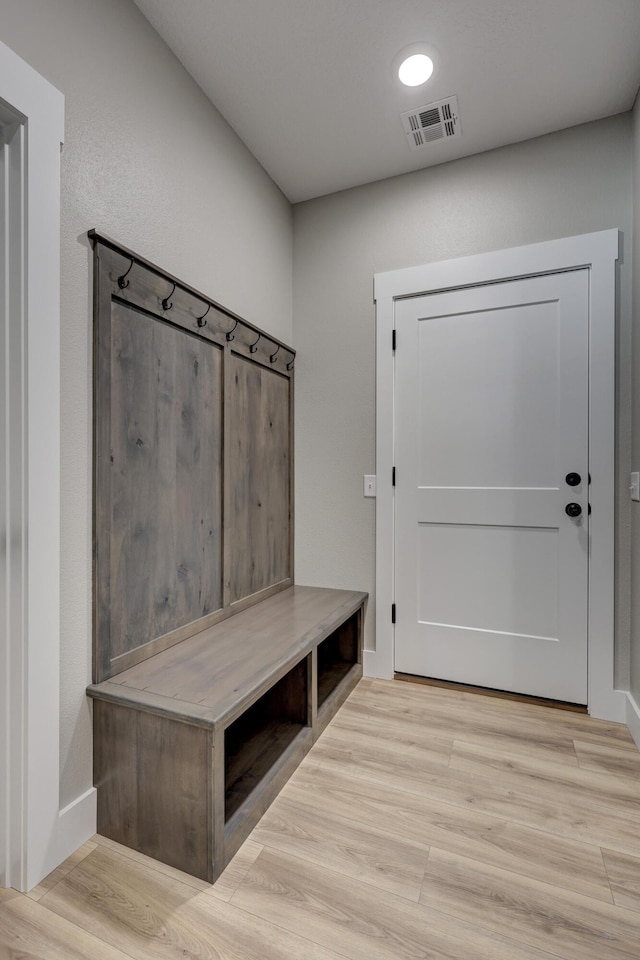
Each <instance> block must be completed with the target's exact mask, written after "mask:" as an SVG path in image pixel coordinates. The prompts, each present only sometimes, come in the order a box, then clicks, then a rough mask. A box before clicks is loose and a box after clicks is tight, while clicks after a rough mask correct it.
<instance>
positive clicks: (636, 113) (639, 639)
mask: <svg viewBox="0 0 640 960" xmlns="http://www.w3.org/2000/svg"><path fill="white" fill-rule="evenodd" d="M632 127H633V237H634V244H633V319H634V324H633V326H634V330H633V373H634V376H633V388H634V391H633V393H634V396H633V401H634V402H633V421H634V425H638V424H640V94H639V95H638V97H637V99H636V103H635V107H634V110H633V118H632ZM632 457H633V459H632V469H633V470H640V430H639V429H638V426H635V429H634V431H633V453H632ZM631 514H632V519H633V525H632V545H633V550H632V557H631V682H630V690H631V693H632V695H633V697H634V699H635V702H636V704H637V705H638V706H640V504H638V503H634V504H633V505H632V507H631ZM636 729H637V730H638V731H640V717H638V718H637V720H636Z"/></svg>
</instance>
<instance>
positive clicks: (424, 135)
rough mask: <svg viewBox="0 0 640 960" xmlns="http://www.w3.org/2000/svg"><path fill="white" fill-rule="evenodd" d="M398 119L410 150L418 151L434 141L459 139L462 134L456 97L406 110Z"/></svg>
mask: <svg viewBox="0 0 640 960" xmlns="http://www.w3.org/2000/svg"><path fill="white" fill-rule="evenodd" d="M400 119H401V120H402V125H403V127H404V132H405V133H406V135H407V141H408V143H409V146H410V147H411V149H412V150H420V149H422V148H423V147H426V146H427V144H429V143H432V142H433V141H434V140H448V139H450V138H451V137H459V136H460V135H461V133H462V130H461V129H460V118H459V116H458V101H457V99H456V97H449V98H448V99H447V100H438V101H437V103H427V104H426V105H425V106H424V107H416V108H415V110H408V111H407V112H406V113H401V114H400Z"/></svg>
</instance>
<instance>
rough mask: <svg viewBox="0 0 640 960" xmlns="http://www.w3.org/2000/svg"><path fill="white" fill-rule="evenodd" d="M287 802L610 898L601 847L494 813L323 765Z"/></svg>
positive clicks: (303, 778)
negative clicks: (438, 799) (400, 788)
mask: <svg viewBox="0 0 640 960" xmlns="http://www.w3.org/2000/svg"><path fill="white" fill-rule="evenodd" d="M284 795H285V796H286V799H287V802H288V803H290V804H291V806H292V807H296V808H298V809H300V808H303V807H306V808H307V809H308V810H309V812H310V815H313V814H314V813H315V812H316V811H317V810H318V808H321V809H322V811H323V812H324V813H325V815H327V816H330V817H331V820H332V821H333V822H338V821H339V820H346V821H347V822H349V821H350V820H353V819H357V821H358V823H359V824H361V825H365V824H366V825H368V826H370V827H373V828H377V829H380V830H384V831H386V833H387V834H388V835H389V836H390V837H398V838H399V839H401V840H403V841H407V840H408V839H413V840H418V841H420V842H422V843H423V844H424V845H425V846H432V845H434V846H437V847H439V848H441V849H443V850H448V851H450V852H451V853H459V854H461V855H463V856H467V857H469V858H470V859H474V860H478V861H480V862H481V863H490V864H493V865H494V866H497V867H502V868H504V869H505V870H511V871H513V872H514V873H519V874H521V875H522V876H525V877H530V878H531V879H537V880H542V881H544V882H547V883H552V884H554V885H557V886H559V887H560V888H566V889H568V890H573V891H574V892H576V893H581V894H584V895H585V896H588V897H594V898H595V899H598V900H603V901H605V902H608V903H612V902H613V900H612V895H611V889H610V886H609V880H608V877H607V873H606V871H605V869H604V864H603V861H602V856H601V853H600V848H599V847H597V846H593V845H592V844H588V843H581V842H577V841H574V840H571V839H568V838H566V837H562V836H558V835H557V834H554V833H550V832H547V831H543V830H539V829H534V828H531V827H528V826H525V825H522V824H519V823H513V822H510V821H508V820H505V819H498V818H497V817H493V816H489V815H487V814H483V813H480V812H479V811H477V810H474V809H470V808H469V807H468V806H460V805H453V804H450V803H441V802H439V801H437V800H432V799H431V798H429V797H426V796H417V795H415V794H411V793H406V792H404V791H399V790H397V789H396V788H394V787H392V786H385V785H383V784H379V783H373V782H371V781H365V780H360V779H358V778H353V777H350V776H349V775H345V774H341V773H340V772H339V771H336V770H327V769H325V768H322V767H320V768H317V769H316V770H314V771H313V772H311V771H309V772H307V773H306V774H301V775H300V776H299V777H298V778H297V780H296V782H295V783H291V784H290V785H287V787H286V789H285V794H284Z"/></svg>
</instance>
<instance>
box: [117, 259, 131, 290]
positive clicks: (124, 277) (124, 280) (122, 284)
mask: <svg viewBox="0 0 640 960" xmlns="http://www.w3.org/2000/svg"><path fill="white" fill-rule="evenodd" d="M132 266H133V260H132V261H131V263H130V264H129V268H128V269H127V271H126V273H123V274H122V276H121V277H118V286H119V287H120V289H121V290H124V289H126V287H128V286H129V281H128V280H127V275H128V274H129V273H130V272H131V267H132Z"/></svg>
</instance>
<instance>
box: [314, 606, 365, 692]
mask: <svg viewBox="0 0 640 960" xmlns="http://www.w3.org/2000/svg"><path fill="white" fill-rule="evenodd" d="M359 616H360V613H359V611H356V612H355V613H354V614H353V615H352V616H351V617H349V618H348V620H345V621H344V623H341V624H340V626H339V627H337V628H336V629H335V630H334V631H333V633H330V634H329V636H328V637H327V639H326V640H323V641H322V643H319V644H318V708H320V707H321V706H322V704H323V703H324V702H325V700H327V699H328V698H329V697H330V696H331V694H332V693H333V691H334V690H335V689H336V687H337V686H338V685H339V684H340V683H341V681H342V680H344V678H345V677H346V676H347V674H348V673H349V671H350V670H351V668H352V667H353V665H354V663H357V662H358V637H359V631H360V621H359Z"/></svg>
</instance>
